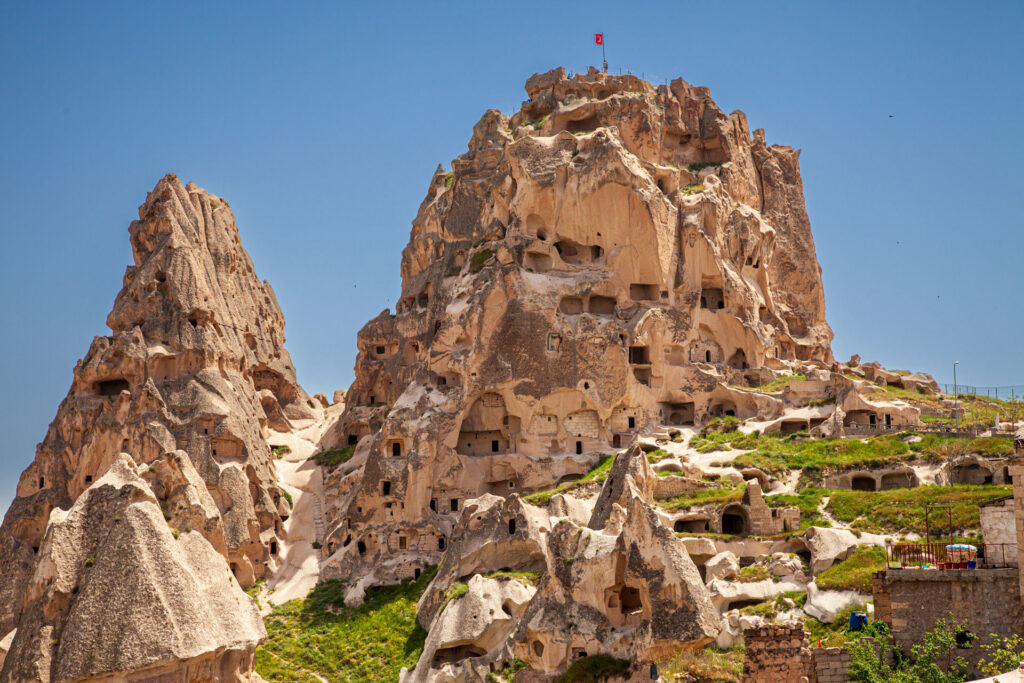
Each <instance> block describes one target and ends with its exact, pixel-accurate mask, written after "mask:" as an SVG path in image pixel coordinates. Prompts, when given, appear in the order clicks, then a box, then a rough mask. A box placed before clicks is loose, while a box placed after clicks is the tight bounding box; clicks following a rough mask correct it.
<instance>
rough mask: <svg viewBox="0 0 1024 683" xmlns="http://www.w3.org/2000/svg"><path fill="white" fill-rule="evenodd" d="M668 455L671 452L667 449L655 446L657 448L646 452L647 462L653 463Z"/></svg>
mask: <svg viewBox="0 0 1024 683" xmlns="http://www.w3.org/2000/svg"><path fill="white" fill-rule="evenodd" d="M670 455H671V454H670V453H669V452H668V451H666V450H665V449H664V448H657V449H655V450H653V451H651V452H650V453H648V454H647V462H649V463H651V464H652V465H653V464H654V463H656V462H661V461H662V460H664V459H665V458H667V457H669V456H670Z"/></svg>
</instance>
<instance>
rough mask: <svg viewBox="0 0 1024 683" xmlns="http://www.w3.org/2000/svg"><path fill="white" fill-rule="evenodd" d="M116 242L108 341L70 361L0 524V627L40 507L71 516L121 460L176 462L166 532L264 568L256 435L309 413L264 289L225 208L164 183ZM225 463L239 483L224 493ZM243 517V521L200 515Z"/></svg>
mask: <svg viewBox="0 0 1024 683" xmlns="http://www.w3.org/2000/svg"><path fill="white" fill-rule="evenodd" d="M129 234H130V237H131V244H132V253H133V256H134V264H133V265H131V266H128V268H127V270H126V271H125V275H124V283H123V287H122V289H121V291H120V293H119V294H118V295H117V298H116V300H115V302H114V307H113V310H112V311H111V312H110V314H109V315H108V316H107V325H108V326H109V327H110V329H111V331H112V334H111V335H110V336H106V337H96V338H95V339H94V340H93V342H92V344H91V346H90V348H89V351H88V353H87V354H86V355H85V357H84V358H83V359H82V360H80V361H79V362H78V363H77V365H76V366H75V370H74V379H73V381H72V385H71V389H70V391H69V392H68V395H67V397H66V398H65V399H64V401H63V402H62V403H61V406H60V408H59V409H58V411H57V416H56V417H55V418H54V420H53V422H52V423H51V425H50V428H49V430H48V431H47V434H46V437H45V439H43V442H42V443H41V444H40V445H39V446H38V449H37V451H36V457H35V461H34V462H33V463H32V464H31V465H29V467H28V468H27V469H26V470H25V472H24V473H23V474H22V476H21V479H20V481H19V483H18V488H17V497H16V499H15V501H14V502H13V503H12V505H11V507H10V509H9V510H8V512H7V514H6V516H5V518H4V522H3V526H2V527H0V631H3V632H6V631H7V630H9V629H10V628H12V627H13V625H14V624H15V623H16V622H17V620H18V617H19V614H20V610H21V596H22V595H23V594H24V591H25V587H26V585H27V584H28V582H29V580H30V577H31V575H32V572H33V567H34V564H35V560H36V557H35V553H36V551H35V550H34V549H37V548H38V547H39V545H40V543H41V539H42V535H43V530H44V529H45V528H46V523H47V520H48V519H49V516H50V513H51V511H53V510H55V509H57V508H61V509H64V510H67V509H69V508H70V507H71V505H72V504H73V503H74V502H75V500H76V499H77V498H78V497H79V496H80V495H81V494H82V492H83V491H85V490H86V489H87V488H88V487H89V486H90V485H91V483H92V482H93V481H95V480H96V479H98V478H99V476H100V475H101V474H102V473H103V472H105V471H106V469H107V468H108V467H109V466H110V465H111V463H112V462H113V461H114V459H115V458H116V457H117V454H118V453H121V452H126V453H129V454H130V455H131V456H132V458H133V459H134V461H135V462H136V463H140V464H147V465H148V464H155V463H157V461H159V460H160V459H161V458H163V457H164V456H165V454H168V453H175V452H177V453H179V455H178V456H175V457H174V458H173V460H174V464H172V463H171V461H170V460H168V461H167V464H166V468H169V469H167V470H166V471H164V470H165V466H159V467H158V469H159V472H158V476H157V480H156V481H154V482H153V483H154V486H155V487H156V488H157V489H158V490H160V492H161V493H160V495H161V496H163V495H165V493H166V494H167V495H169V496H170V497H171V498H174V503H171V502H170V500H171V498H167V499H163V504H164V505H165V507H167V506H170V507H169V508H168V509H170V510H173V511H174V514H173V515H171V516H172V519H173V521H174V523H175V524H176V525H179V529H180V530H183V529H184V528H185V526H181V525H190V526H191V527H192V528H193V529H196V530H197V531H199V532H200V533H203V534H209V535H208V538H209V540H210V542H211V543H212V544H213V545H214V547H216V548H218V550H220V551H221V552H222V553H224V554H225V555H226V556H227V557H228V559H229V560H230V561H231V562H232V563H235V564H236V566H243V565H244V566H246V567H249V568H250V569H249V570H248V571H247V576H246V577H245V579H246V582H249V581H251V580H253V579H254V578H260V577H264V576H267V575H268V574H269V572H270V571H271V568H272V566H273V562H274V560H273V556H272V555H273V553H272V552H271V549H272V544H273V543H274V539H275V537H276V533H277V531H278V527H279V525H280V507H279V503H280V491H279V490H278V489H277V487H276V485H275V483H274V481H275V474H274V466H273V461H272V459H271V454H270V450H269V448H268V446H267V444H266V442H265V441H264V439H263V436H262V429H263V428H264V427H266V426H267V425H268V423H270V422H274V423H275V424H277V426H279V427H280V426H286V427H287V426H289V425H291V423H292V421H296V420H305V419H307V418H310V417H312V416H313V412H312V409H311V405H310V404H309V398H308V397H307V396H306V394H305V392H303V391H302V388H301V387H299V385H298V383H297V382H296V379H295V371H294V369H293V367H292V364H291V359H290V358H289V356H288V352H287V351H286V350H285V348H284V316H283V315H282V314H281V311H280V309H279V307H278V304H277V300H276V298H275V296H274V292H273V290H272V289H271V288H270V285H268V284H267V283H265V282H260V280H259V279H258V278H257V277H256V275H255V272H254V270H253V265H252V262H251V261H250V259H249V257H248V255H247V254H246V252H245V250H244V249H243V248H242V245H241V241H240V239H239V236H238V228H237V227H236V226H235V223H234V217H233V215H232V212H231V208H230V207H229V206H228V204H227V202H226V201H225V200H223V199H221V198H219V197H215V196H214V195H211V194H208V193H207V192H206V191H204V190H202V189H200V188H198V187H196V186H195V185H194V184H192V183H189V184H188V185H182V183H181V182H180V181H179V180H178V178H177V177H175V176H173V175H168V176H166V177H165V178H163V179H162V180H161V181H160V182H159V183H157V185H156V187H155V188H154V190H153V191H152V192H150V193H149V195H148V196H147V198H146V202H145V203H144V204H143V205H142V206H141V207H140V208H139V220H137V221H134V222H133V223H132V224H131V227H130V228H129ZM181 452H184V453H185V456H186V459H187V460H188V461H189V462H190V467H184V461H183V460H182V458H181V457H180V453H181ZM154 466H156V465H154ZM231 467H233V468H235V469H236V470H237V471H239V472H242V476H241V478H240V480H232V481H233V482H234V483H236V484H237V485H235V486H232V487H231V488H230V492H229V490H228V489H227V488H226V487H225V485H224V482H223V470H224V469H225V468H231ZM171 470H175V472H171ZM195 475H198V478H197V477H196V476H195ZM183 477H184V478H183ZM164 479H166V482H165V483H166V485H165V483H161V482H163V481H164ZM186 482H187V484H186ZM182 487H184V488H182ZM185 489H187V490H185ZM204 489H205V490H206V491H209V493H207V492H206V491H204ZM211 497H212V501H213V503H214V504H213V505H212V506H211V504H210V501H211ZM179 502H180V503H181V504H183V505H184V506H185V507H186V509H187V512H185V511H181V512H180V513H179V511H178V503H179ZM241 510H244V514H245V516H246V518H245V519H244V520H240V519H236V520H234V521H233V522H231V523H225V524H224V525H222V524H221V523H219V522H218V521H217V520H215V519H214V518H213V517H214V516H215V515H220V516H222V517H223V516H225V515H228V514H234V516H235V517H238V511H241ZM229 511H232V512H231V513H229ZM225 522H227V520H225ZM225 534H226V536H225Z"/></svg>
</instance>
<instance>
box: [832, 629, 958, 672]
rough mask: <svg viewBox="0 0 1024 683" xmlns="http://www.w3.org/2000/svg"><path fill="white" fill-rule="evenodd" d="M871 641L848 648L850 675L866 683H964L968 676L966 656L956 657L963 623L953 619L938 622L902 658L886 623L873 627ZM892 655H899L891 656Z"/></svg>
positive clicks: (857, 643) (857, 642) (857, 640)
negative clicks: (958, 634) (957, 640)
mask: <svg viewBox="0 0 1024 683" xmlns="http://www.w3.org/2000/svg"><path fill="white" fill-rule="evenodd" d="M872 628H873V629H874V630H875V634H874V636H873V637H872V638H858V639H856V640H854V641H852V642H850V644H849V645H848V646H847V650H848V651H849V652H850V657H851V659H852V662H851V664H850V668H849V670H848V672H847V675H848V676H849V677H850V680H851V681H862V682H863V683H912V682H916V681H923V682H927V683H961V681H963V680H964V678H965V677H966V673H967V662H966V661H965V660H964V658H963V657H954V656H953V651H954V649H955V648H956V645H957V643H956V636H957V631H958V629H960V628H961V626H960V624H958V623H956V622H955V621H953V619H952V618H950V619H948V620H947V619H943V620H939V621H938V622H936V624H935V627H934V628H933V629H932V630H931V631H929V632H928V633H926V634H925V636H924V639H923V640H922V641H921V642H920V643H917V644H915V645H914V646H913V647H911V649H910V654H909V656H907V655H903V654H902V653H901V652H900V651H899V650H897V649H896V648H895V647H894V645H893V639H892V634H891V633H890V632H889V629H888V628H887V627H886V625H885V623H884V622H879V621H876V622H874V623H873V624H872ZM889 653H894V654H895V655H896V656H894V657H890V656H889Z"/></svg>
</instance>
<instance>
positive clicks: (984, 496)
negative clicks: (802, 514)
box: [826, 484, 1013, 538]
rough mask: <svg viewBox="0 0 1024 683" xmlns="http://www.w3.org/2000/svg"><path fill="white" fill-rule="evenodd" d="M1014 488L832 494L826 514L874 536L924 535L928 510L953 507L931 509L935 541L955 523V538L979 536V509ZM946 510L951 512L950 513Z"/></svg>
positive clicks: (965, 487) (928, 488)
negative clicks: (958, 536) (945, 505)
mask: <svg viewBox="0 0 1024 683" xmlns="http://www.w3.org/2000/svg"><path fill="white" fill-rule="evenodd" d="M1012 492H1013V488H1012V487H1011V486H993V485H991V484H980V485H969V484H958V485H956V486H919V487H917V488H913V489H890V490H888V491H832V492H831V494H830V498H829V501H828V506H827V508H826V509H827V510H828V511H829V512H830V513H831V514H833V515H835V517H836V518H837V519H839V520H841V521H842V522H844V523H847V524H849V525H850V527H851V528H852V529H858V530H861V531H869V532H873V533H888V534H907V533H910V532H914V533H916V534H919V535H921V536H924V535H925V532H926V530H927V525H926V524H925V513H926V510H928V509H929V506H934V505H936V504H941V503H949V504H951V505H950V507H948V508H946V507H931V508H930V511H929V512H928V522H929V524H930V526H931V534H932V537H933V538H935V537H939V538H941V537H942V536H943V535H944V534H946V533H948V530H949V526H950V520H952V526H953V531H954V534H955V535H960V534H977V533H979V532H980V526H981V522H980V520H979V518H978V505H980V504H981V503H987V502H989V501H993V500H997V499H999V498H1003V497H1005V496H1008V495H1010V494H1011V493H1012ZM947 509H948V510H949V512H947Z"/></svg>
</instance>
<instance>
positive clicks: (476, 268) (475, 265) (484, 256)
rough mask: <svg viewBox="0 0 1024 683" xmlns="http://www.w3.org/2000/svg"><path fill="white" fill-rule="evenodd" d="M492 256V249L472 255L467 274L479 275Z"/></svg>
mask: <svg viewBox="0 0 1024 683" xmlns="http://www.w3.org/2000/svg"><path fill="white" fill-rule="evenodd" d="M492 256H494V250H493V249H484V250H483V251H478V252H477V253H475V254H473V258H471V259H470V260H469V272H471V273H479V272H480V271H481V270H483V269H484V264H486V263H487V262H488V261H490V260H491V257H492Z"/></svg>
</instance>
